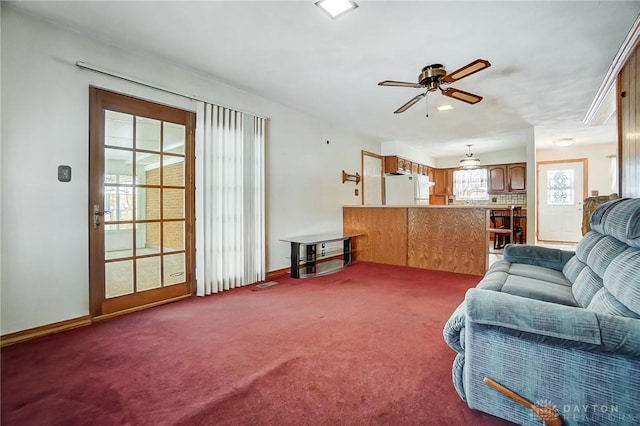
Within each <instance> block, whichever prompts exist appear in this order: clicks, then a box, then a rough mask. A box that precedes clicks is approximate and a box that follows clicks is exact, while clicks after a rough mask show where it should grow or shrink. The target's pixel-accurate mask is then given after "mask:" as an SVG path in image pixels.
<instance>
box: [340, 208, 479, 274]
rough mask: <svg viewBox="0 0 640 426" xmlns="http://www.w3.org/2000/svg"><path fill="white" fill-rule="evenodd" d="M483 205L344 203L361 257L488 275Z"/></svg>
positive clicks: (345, 224)
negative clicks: (357, 204) (387, 205)
mask: <svg viewBox="0 0 640 426" xmlns="http://www.w3.org/2000/svg"><path fill="white" fill-rule="evenodd" d="M486 212H487V208H486V207H485V206H415V207H412V206H407V207H396V206H394V207H385V206H345V207H343V228H344V232H346V233H358V234H363V235H362V236H360V237H356V238H355V239H354V240H355V241H354V245H355V247H357V254H356V259H357V260H363V261H369V262H376V263H387V264H392V265H400V266H412V267H416V268H423V269H434V270H438V271H449V272H458V273H462V274H470V275H480V276H481V275H484V273H485V272H486V270H487V267H488V262H489V258H488V247H487V241H488V239H487V214H486Z"/></svg>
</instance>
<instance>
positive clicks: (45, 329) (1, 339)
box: [0, 315, 92, 348]
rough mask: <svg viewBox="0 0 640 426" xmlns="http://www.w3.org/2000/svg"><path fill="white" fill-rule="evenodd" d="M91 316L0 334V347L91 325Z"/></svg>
mask: <svg viewBox="0 0 640 426" xmlns="http://www.w3.org/2000/svg"><path fill="white" fill-rule="evenodd" d="M91 322H92V321H91V316H90V315H85V316H82V317H78V318H72V319H69V320H65V321H60V322H54V323H52V324H46V325H42V326H40V327H34V328H30V329H28V330H22V331H16V332H15V333H9V334H5V335H3V336H0V347H1V348H4V347H6V346H11V345H15V344H16V343H22V342H26V341H28V340H33V339H36V338H38V337H44V336H48V335H50V334H55V333H60V332H62V331H67V330H72V329H74V328H78V327H84V326H86V325H91Z"/></svg>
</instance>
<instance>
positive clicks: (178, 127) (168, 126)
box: [162, 122, 185, 154]
mask: <svg viewBox="0 0 640 426" xmlns="http://www.w3.org/2000/svg"><path fill="white" fill-rule="evenodd" d="M162 126H163V127H164V135H163V142H164V144H163V146H162V151H163V152H170V153H173V154H184V140H185V128H184V126H183V125H182V124H175V123H167V122H163V123H162Z"/></svg>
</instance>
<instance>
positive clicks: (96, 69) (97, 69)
mask: <svg viewBox="0 0 640 426" xmlns="http://www.w3.org/2000/svg"><path fill="white" fill-rule="evenodd" d="M76 66H77V67H78V68H80V69H83V70H88V71H93V72H97V73H99V74H104V75H107V76H109V77H115V78H118V79H120V80H124V81H128V82H131V83H135V84H139V85H141V86H146V87H150V88H152V89H155V90H159V91H161V92H166V93H171V94H172V95H177V96H181V97H183V98H187V99H192V100H194V101H199V102H204V103H208V104H212V105H217V106H220V107H223V108H228V109H232V110H236V109H235V108H233V107H229V106H225V105H220V104H219V103H217V102H211V101H209V100H207V99H203V98H200V97H198V96H194V95H188V94H186V93H182V92H178V91H176V90H173V89H168V88H166V87H163V86H159V85H157V84H155V83H149V82H147V81H143V80H139V79H137V78H135V77H129V76H127V75H124V74H120V73H118V72H115V71H109V70H106V69H104V68H101V67H97V66H95V65H91V64H87V63H86V62H82V61H77V62H76ZM240 112H244V113H246V114H251V115H253V116H255V117H258V118H263V119H267V117H265V116H263V115H260V114H254V113H252V112H247V111H240Z"/></svg>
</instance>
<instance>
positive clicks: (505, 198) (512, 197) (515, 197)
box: [449, 193, 527, 206]
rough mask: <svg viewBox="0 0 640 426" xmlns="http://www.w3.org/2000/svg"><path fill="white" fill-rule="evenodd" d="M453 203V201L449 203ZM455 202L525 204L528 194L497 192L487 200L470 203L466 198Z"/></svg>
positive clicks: (454, 202)
mask: <svg viewBox="0 0 640 426" xmlns="http://www.w3.org/2000/svg"><path fill="white" fill-rule="evenodd" d="M449 204H451V202H450V203H449ZM453 204H513V205H516V206H518V205H521V206H524V205H526V204H527V194H526V193H523V194H496V195H489V199H488V200H486V201H484V200H483V201H478V200H476V201H473V202H471V203H469V202H468V201H466V200H455V201H453Z"/></svg>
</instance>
